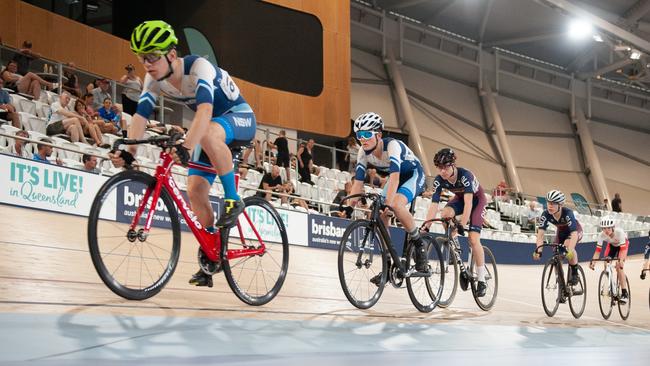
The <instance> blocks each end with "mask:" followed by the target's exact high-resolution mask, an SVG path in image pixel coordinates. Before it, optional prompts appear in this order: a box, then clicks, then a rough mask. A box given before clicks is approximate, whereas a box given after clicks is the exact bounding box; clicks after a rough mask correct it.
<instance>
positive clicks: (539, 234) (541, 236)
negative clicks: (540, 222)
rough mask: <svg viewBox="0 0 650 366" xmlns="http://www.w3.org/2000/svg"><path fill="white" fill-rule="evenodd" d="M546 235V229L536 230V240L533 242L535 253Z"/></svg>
mask: <svg viewBox="0 0 650 366" xmlns="http://www.w3.org/2000/svg"><path fill="white" fill-rule="evenodd" d="M545 233H546V229H542V228H541V227H540V228H537V240H536V241H535V251H537V250H538V249H539V247H540V246H542V244H543V243H544V234H545Z"/></svg>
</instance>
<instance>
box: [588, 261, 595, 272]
mask: <svg viewBox="0 0 650 366" xmlns="http://www.w3.org/2000/svg"><path fill="white" fill-rule="evenodd" d="M595 268H596V263H594V261H593V260H591V261H589V269H590V270H592V271H593V270H594V269H595Z"/></svg>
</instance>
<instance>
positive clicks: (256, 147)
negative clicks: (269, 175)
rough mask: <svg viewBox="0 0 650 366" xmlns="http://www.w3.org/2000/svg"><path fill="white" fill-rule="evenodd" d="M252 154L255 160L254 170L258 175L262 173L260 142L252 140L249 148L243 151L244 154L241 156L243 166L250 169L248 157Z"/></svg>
mask: <svg viewBox="0 0 650 366" xmlns="http://www.w3.org/2000/svg"><path fill="white" fill-rule="evenodd" d="M251 153H253V157H254V159H255V169H256V170H257V171H259V172H260V173H261V172H263V171H264V170H263V165H262V145H261V144H260V140H258V139H255V140H253V142H252V144H251V146H250V147H248V148H247V149H246V151H244V154H243V156H242V161H243V163H244V164H246V165H247V166H249V167H250V155H251Z"/></svg>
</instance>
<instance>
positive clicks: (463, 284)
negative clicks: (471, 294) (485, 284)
mask: <svg viewBox="0 0 650 366" xmlns="http://www.w3.org/2000/svg"><path fill="white" fill-rule="evenodd" d="M458 280H459V281H458V282H459V284H460V289H461V290H463V291H467V289H468V288H469V278H467V274H466V273H465V272H461V274H460V276H459V278H458Z"/></svg>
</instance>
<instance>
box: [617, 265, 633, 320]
mask: <svg viewBox="0 0 650 366" xmlns="http://www.w3.org/2000/svg"><path fill="white" fill-rule="evenodd" d="M625 283H627V301H626V302H625V304H622V303H621V300H618V313H619V314H621V319H623V320H627V318H628V317H629V316H630V309H631V308H632V291H631V288H630V281H629V280H628V279H627V276H625ZM620 287H621V285H620V284H619V289H618V293H619V296H620V294H621V288H620Z"/></svg>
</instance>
